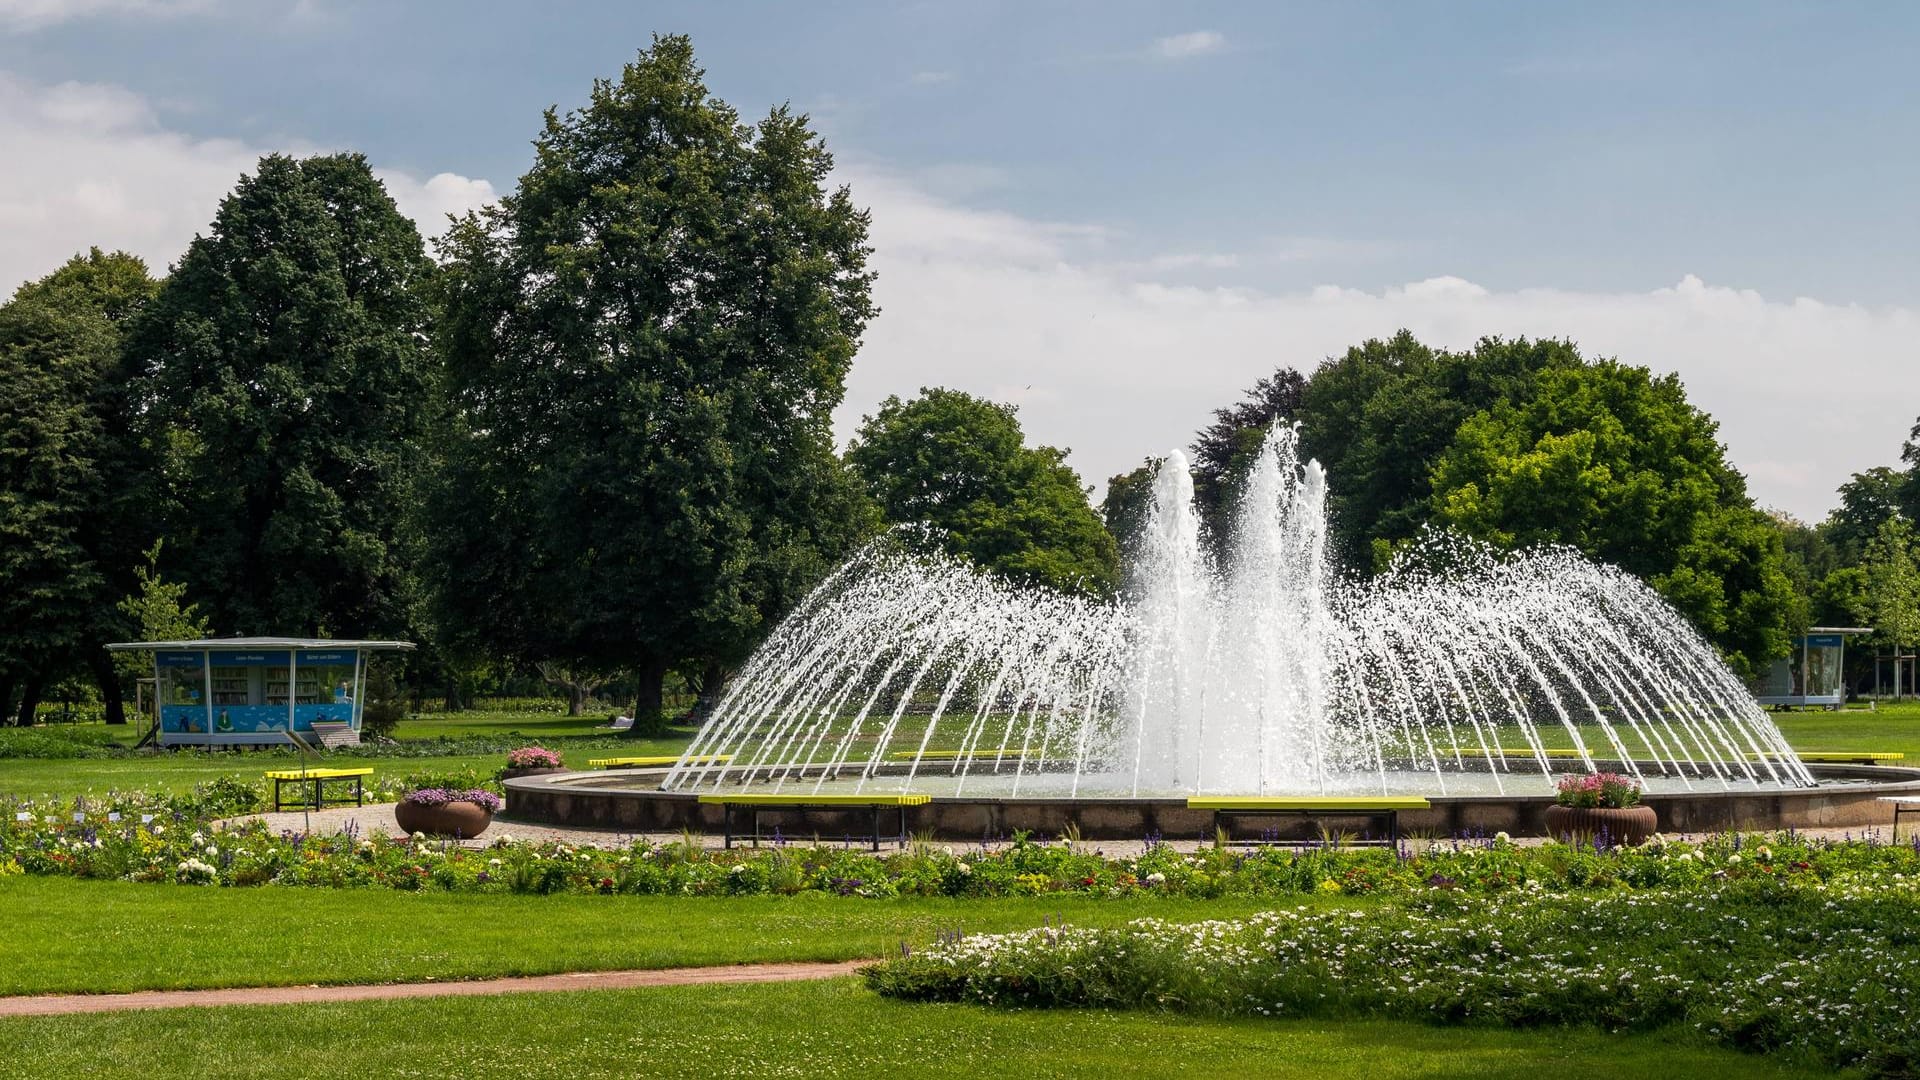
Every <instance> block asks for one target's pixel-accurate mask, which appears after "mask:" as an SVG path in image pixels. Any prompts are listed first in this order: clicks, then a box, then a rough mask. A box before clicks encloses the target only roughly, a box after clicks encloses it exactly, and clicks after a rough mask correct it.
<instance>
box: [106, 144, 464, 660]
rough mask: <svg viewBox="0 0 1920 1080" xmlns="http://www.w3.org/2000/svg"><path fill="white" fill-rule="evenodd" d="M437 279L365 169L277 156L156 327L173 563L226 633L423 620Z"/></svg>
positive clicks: (228, 204)
mask: <svg viewBox="0 0 1920 1080" xmlns="http://www.w3.org/2000/svg"><path fill="white" fill-rule="evenodd" d="M432 272H433V264H432V262H431V261H430V260H429V259H428V258H427V257H426V253H425V249H424V247H423V245H422V242H421V239H420V234H419V231H418V230H417V229H416V228H415V226H414V224H413V222H412V221H411V220H409V219H408V218H407V217H406V216H404V215H403V214H401V213H400V212H399V210H398V209H397V208H395V206H394V203H393V200H392V198H390V197H389V196H388V194H387V192H386V190H385V188H384V187H383V186H382V185H381V183H380V181H379V180H377V179H375V177H374V176H373V173H372V171H371V170H370V169H369V168H368V166H367V162H366V159H365V158H364V157H362V156H360V155H358V154H336V155H330V156H325V157H313V158H308V159H305V160H295V159H293V158H289V157H283V156H279V155H273V156H270V157H266V158H262V159H261V161H260V165H259V169H258V171H257V172H255V173H254V174H253V175H251V176H246V177H242V178H241V180H240V183H239V185H238V186H237V187H236V188H235V189H234V190H233V192H232V193H231V194H230V195H228V196H227V197H226V198H225V199H224V200H223V201H222V202H221V204H220V208H219V211H218V213H217V214H216V215H215V217H214V220H213V224H212V227H211V229H210V230H209V232H208V233H207V234H206V235H204V236H200V237H196V238H195V239H194V241H193V243H192V244H191V245H190V246H189V247H188V249H187V252H186V254H185V256H183V257H182V258H181V260H180V262H179V264H178V265H177V266H176V267H175V268H174V270H173V273H172V274H171V276H169V277H168V279H167V281H166V284H165V285H164V286H163V287H162V288H161V290H160V293H159V295H158V296H157V297H156V298H155V300H154V302H153V303H152V304H151V305H149V307H148V309H147V310H146V311H145V312H144V313H143V314H142V316H141V317H140V318H139V320H137V323H136V327H135V330H134V332H133V338H132V343H131V349H130V357H131V359H132V361H133V362H134V364H135V365H136V366H137V367H138V369H139V372H140V375H141V380H142V386H143V389H144V395H143V401H142V403H141V408H142V412H141V416H142V419H143V421H144V422H145V424H146V425H147V426H148V428H149V432H150V436H149V437H150V440H151V441H152V442H153V443H154V444H155V445H158V446H161V447H164V459H163V462H162V468H163V470H164V474H165V477H166V480H167V483H168V485H169V488H170V491H169V496H170V498H169V504H168V505H167V507H166V508H165V510H164V512H163V513H162V515H161V521H162V522H163V524H164V525H165V527H166V535H167V537H168V539H169V543H168V544H167V546H166V549H165V560H166V561H167V562H169V563H172V564H173V565H174V566H175V567H177V572H178V575H179V576H180V577H181V578H182V579H183V580H184V581H185V583H186V584H188V585H189V586H191V588H192V590H193V595H194V596H195V597H196V599H197V600H198V601H199V602H200V603H201V604H202V605H203V607H204V609H205V610H206V613H207V615H208V616H209V618H210V619H211V620H212V622H213V623H214V624H215V625H216V626H217V627H219V628H220V630H221V631H223V632H226V633H241V634H313V633H329V634H339V635H345V636H359V635H369V634H379V635H385V634H403V633H409V632H410V631H411V630H412V629H413V628H414V627H415V625H416V624H415V609H416V607H417V604H418V599H419V598H418V587H417V578H416V571H415V564H416V562H417V557H418V556H417V548H418V543H417V539H416V525H415V523H414V521H413V517H412V509H413V506H414V503H415V500H416V498H417V493H418V484H419V479H420V474H421V471H422V467H423V464H424V456H423V451H424V439H425V435H426V432H427V424H428V420H429V417H430V415H431V409H432V400H431V399H432V394H433V381H432V374H433V369H432V363H431V357H430V354H429V352H428V350H427V345H426V338H427V331H428V330H429V314H430V313H429V308H428V303H427V292H426V287H427V285H428V283H429V281H430V278H431V275H432Z"/></svg>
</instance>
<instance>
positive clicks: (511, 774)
mask: <svg viewBox="0 0 1920 1080" xmlns="http://www.w3.org/2000/svg"><path fill="white" fill-rule="evenodd" d="M566 771H567V770H566V769H516V768H514V767H513V766H511V765H509V766H507V769H506V771H505V772H503V773H501V774H500V778H501V779H502V780H512V779H514V778H515V777H520V776H546V775H547V774H549V773H563V772H566Z"/></svg>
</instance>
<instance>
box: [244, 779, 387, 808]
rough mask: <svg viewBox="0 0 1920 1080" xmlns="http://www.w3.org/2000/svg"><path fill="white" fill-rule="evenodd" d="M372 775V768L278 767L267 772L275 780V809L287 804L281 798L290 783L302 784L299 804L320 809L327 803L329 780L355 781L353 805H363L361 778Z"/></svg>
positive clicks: (363, 793)
mask: <svg viewBox="0 0 1920 1080" xmlns="http://www.w3.org/2000/svg"><path fill="white" fill-rule="evenodd" d="M372 775H373V770H372V769H276V770H274V771H272V772H269V773H268V774H267V779H269V780H271V781H273V808H274V809H275V810H279V809H281V808H283V807H284V806H286V801H285V800H284V799H282V798H281V793H282V791H284V790H285V788H286V785H288V784H297V785H299V786H300V788H301V792H300V793H301V796H302V798H301V800H300V803H299V805H301V806H311V807H313V808H314V809H315V810H318V809H320V808H321V807H323V806H325V805H326V800H325V798H324V797H323V796H324V795H325V790H326V789H325V784H326V783H327V781H329V780H351V781H353V805H355V806H360V805H363V800H364V798H365V791H364V789H363V788H362V786H361V780H362V779H364V778H365V777H369V776H372ZM309 781H311V782H312V783H313V800H312V801H311V802H308V801H307V799H306V798H305V795H306V784H307V783H308V782H309ZM339 801H340V802H341V803H343V804H344V803H345V802H346V801H347V800H346V798H345V797H344V796H342V797H341V799H340V800H339Z"/></svg>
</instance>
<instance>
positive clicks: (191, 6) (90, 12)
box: [0, 0, 214, 32]
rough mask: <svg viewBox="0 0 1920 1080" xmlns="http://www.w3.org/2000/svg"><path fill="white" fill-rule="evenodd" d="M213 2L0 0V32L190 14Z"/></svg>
mask: <svg viewBox="0 0 1920 1080" xmlns="http://www.w3.org/2000/svg"><path fill="white" fill-rule="evenodd" d="M213 5H214V0H0V31H13V32H24V31H29V30H38V29H40V28H41V27H43V26H51V25H53V24H55V23H62V22H66V21H68V20H70V19H85V18H93V17H97V16H103V15H136V16H158V17H165V16H170V15H193V14H198V13H200V12H203V11H206V10H208V9H210V8H212V7H213Z"/></svg>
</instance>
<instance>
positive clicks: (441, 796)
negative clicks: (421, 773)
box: [400, 787, 506, 814]
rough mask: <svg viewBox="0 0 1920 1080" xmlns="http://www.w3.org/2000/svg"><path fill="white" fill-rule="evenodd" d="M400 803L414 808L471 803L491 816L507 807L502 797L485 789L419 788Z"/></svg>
mask: <svg viewBox="0 0 1920 1080" xmlns="http://www.w3.org/2000/svg"><path fill="white" fill-rule="evenodd" d="M400 801H401V802H403V803H411V804H412V805H414V806H445V805H447V804H448V803H457V802H470V803H472V804H474V805H475V806H478V807H480V808H481V809H482V810H485V811H486V812H487V813H489V814H497V813H499V812H500V808H501V807H502V806H505V805H506V804H505V803H504V802H502V801H501V799H500V796H498V795H495V794H494V793H493V792H491V791H488V790H487V789H485V788H470V789H468V790H465V791H454V790H452V789H450V788H437V787H434V788H419V789H417V790H414V791H409V792H407V793H406V794H405V795H402V796H401V797H400Z"/></svg>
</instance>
